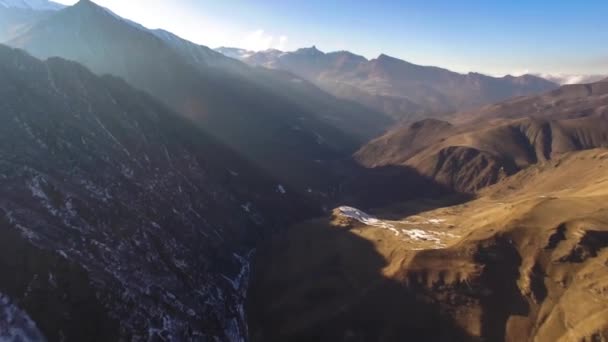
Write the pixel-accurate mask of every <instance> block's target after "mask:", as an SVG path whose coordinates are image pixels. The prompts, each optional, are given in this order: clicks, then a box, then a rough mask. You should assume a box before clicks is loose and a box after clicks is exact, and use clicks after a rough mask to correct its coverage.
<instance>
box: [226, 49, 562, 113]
mask: <svg viewBox="0 0 608 342" xmlns="http://www.w3.org/2000/svg"><path fill="white" fill-rule="evenodd" d="M218 51H219V52H222V51H227V52H228V54H227V55H229V56H232V57H234V56H235V54H234V53H231V52H233V51H234V50H230V49H226V48H224V49H222V50H218ZM237 55H238V54H237ZM240 56H241V57H239V58H240V59H241V60H243V61H245V62H246V63H248V64H251V65H259V66H264V67H267V68H273V69H282V70H287V71H290V72H293V73H294V74H296V75H298V76H300V77H303V78H305V79H307V80H309V81H311V82H314V83H315V84H317V85H318V86H320V87H321V88H323V89H325V90H326V91H328V92H330V93H332V94H334V95H336V96H338V97H341V98H346V99H351V100H354V101H357V102H359V103H361V104H363V105H365V106H367V107H369V108H373V109H375V110H379V111H383V112H385V113H388V114H390V115H392V116H393V117H394V118H396V119H407V120H409V121H412V120H416V119H423V118H425V117H428V116H429V115H430V114H434V115H435V116H437V115H440V114H444V113H449V112H453V111H457V110H463V109H467V108H473V107H476V106H479V105H483V104H488V103H493V102H496V101H500V100H505V99H507V98H511V97H514V96H521V95H529V94H534V93H541V92H544V91H547V90H551V89H554V88H556V87H557V84H555V83H553V82H550V81H547V80H545V79H542V78H540V77H536V76H532V75H524V76H520V77H512V76H506V77H502V78H495V77H490V76H485V75H482V74H477V73H469V74H466V75H463V74H458V73H455V72H451V71H449V70H446V69H441V68H437V67H429V66H420V65H415V64H412V63H408V62H406V61H403V60H400V59H397V58H394V57H390V56H387V55H384V54H382V55H380V56H379V57H378V58H376V59H372V60H367V59H366V58H364V57H362V56H358V55H355V54H353V53H351V52H348V51H339V52H332V53H323V52H321V51H319V50H318V49H317V48H316V47H314V46H313V47H312V48H304V49H299V50H297V51H294V52H282V51H278V50H269V51H262V52H257V53H253V54H252V53H249V52H248V53H245V54H241V55H240ZM237 57H238V56H237Z"/></svg>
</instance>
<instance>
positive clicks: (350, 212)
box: [338, 206, 458, 248]
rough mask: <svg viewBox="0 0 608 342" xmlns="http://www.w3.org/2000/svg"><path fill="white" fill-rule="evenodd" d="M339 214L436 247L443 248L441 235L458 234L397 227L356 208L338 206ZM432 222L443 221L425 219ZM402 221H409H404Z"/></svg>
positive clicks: (441, 220)
mask: <svg viewBox="0 0 608 342" xmlns="http://www.w3.org/2000/svg"><path fill="white" fill-rule="evenodd" d="M338 211H339V212H340V214H341V215H342V216H344V217H348V218H352V219H354V220H357V221H359V222H361V223H363V224H365V225H367V226H373V227H379V228H384V229H388V230H390V231H391V232H393V233H394V234H395V236H406V237H408V238H409V239H410V240H414V241H431V242H434V243H435V244H436V248H445V247H446V245H445V244H443V243H442V239H441V238H442V237H450V238H457V237H458V236H456V235H454V234H450V233H443V232H434V231H426V230H422V229H397V228H396V227H395V225H394V224H392V223H388V222H386V221H383V220H380V219H378V218H376V217H374V216H372V215H369V214H367V213H365V212H363V211H361V210H359V209H357V208H353V207H347V206H342V207H339V208H338ZM427 222H428V223H432V224H436V225H438V224H440V223H443V222H445V220H443V219H430V220H428V221H427ZM402 223H410V222H409V221H404V222H402Z"/></svg>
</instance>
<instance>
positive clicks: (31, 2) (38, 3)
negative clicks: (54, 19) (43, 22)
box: [0, 0, 65, 11]
mask: <svg viewBox="0 0 608 342" xmlns="http://www.w3.org/2000/svg"><path fill="white" fill-rule="evenodd" d="M0 7H4V8H20V9H31V10H35V11H58V10H60V9H62V8H64V7H65V6H63V5H61V4H58V3H56V2H52V1H48V0H0Z"/></svg>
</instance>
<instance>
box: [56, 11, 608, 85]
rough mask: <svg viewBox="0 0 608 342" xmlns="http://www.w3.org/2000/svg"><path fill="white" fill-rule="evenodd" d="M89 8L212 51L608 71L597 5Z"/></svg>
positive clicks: (511, 69)
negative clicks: (308, 50) (307, 50)
mask: <svg viewBox="0 0 608 342" xmlns="http://www.w3.org/2000/svg"><path fill="white" fill-rule="evenodd" d="M58 2H62V3H66V4H70V3H74V2H75V0H61V1H58ZM96 2H97V3H99V4H100V5H103V6H106V7H108V8H110V9H112V10H113V11H115V12H116V13H118V14H120V15H122V16H124V17H127V18H129V19H132V20H135V21H137V22H140V23H142V24H144V25H145V26H147V27H150V28H157V27H161V28H164V29H167V30H169V31H172V32H174V33H176V34H178V35H180V36H182V37H184V38H187V39H189V40H192V41H195V42H197V43H200V44H204V45H208V46H210V47H218V46H235V47H243V48H248V49H254V50H263V49H266V48H271V47H272V48H280V49H284V50H294V49H297V48H299V47H308V46H312V45H316V46H317V47H318V48H319V49H321V50H323V51H334V50H350V51H352V52H355V53H358V54H361V55H364V56H366V57H368V58H374V57H377V56H378V55H379V54H380V53H385V54H388V55H391V56H395V57H399V58H402V59H405V60H408V61H410V62H414V63H417V64H423V65H436V66H441V67H446V68H449V69H452V70H455V71H460V72H467V71H479V72H484V73H489V74H495V75H502V74H507V73H512V74H521V73H525V72H534V73H551V74H608V29H606V26H605V25H606V21H607V18H608V1H605V0H604V1H599V0H587V1H584V0H583V1H574V0H567V1H566V0H553V1H549V0H529V1H522V0H510V1H507V0H501V1H497V0H487V1H481V0H470V1H455V0H450V1H447V0H442V1H440V0H426V1H424V0H409V1H405V0H402V1H389V0H375V1H371V0H370V1H356V0H351V1H347V0H333V1H327V0H325V1H321V0H307V1H300V0H97V1H96Z"/></svg>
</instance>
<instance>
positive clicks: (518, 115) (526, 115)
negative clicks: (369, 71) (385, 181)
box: [355, 82, 608, 192]
mask: <svg viewBox="0 0 608 342" xmlns="http://www.w3.org/2000/svg"><path fill="white" fill-rule="evenodd" d="M607 95H608V83H607V82H598V83H593V84H586V85H566V86H563V87H561V88H559V89H557V90H554V91H551V92H549V93H546V94H543V95H539V96H529V97H519V98H516V99H513V100H507V101H505V102H500V103H497V104H494V105H489V106H486V107H482V108H479V109H476V110H473V111H467V112H462V113H458V114H455V115H454V116H453V118H454V119H455V120H454V122H456V123H457V124H451V123H448V122H445V121H440V120H433V119H427V120H424V121H420V122H416V123H413V124H411V125H401V126H399V127H396V128H394V129H393V130H391V131H390V132H388V133H387V134H386V135H384V136H382V137H380V138H377V139H375V140H373V141H372V142H370V143H369V144H367V145H365V146H364V147H362V148H361V149H360V150H359V151H358V152H357V153H356V154H355V158H356V159H357V160H358V161H359V162H361V163H362V164H363V165H366V166H367V167H377V166H386V165H408V166H411V167H413V168H415V169H416V170H418V171H419V172H420V173H422V174H423V175H426V176H429V177H431V178H433V179H435V180H437V181H438V182H439V183H443V184H446V185H449V186H450V187H452V188H455V189H458V190H460V191H465V192H470V191H475V190H477V189H481V188H483V187H486V186H488V185H491V184H494V183H496V182H497V181H498V180H500V179H502V178H505V177H507V176H510V175H512V174H514V173H517V172H518V171H520V170H522V169H525V168H527V167H529V166H530V165H533V164H535V163H537V162H542V161H547V160H551V159H552V158H555V157H558V156H560V155H563V154H565V153H568V152H573V151H579V150H584V149H592V148H598V147H608V120H607V119H608V106H607V105H608V102H607V101H608V97H607ZM458 123H459V124H458Z"/></svg>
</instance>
